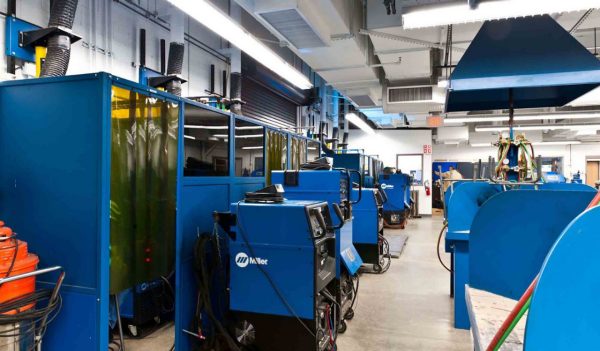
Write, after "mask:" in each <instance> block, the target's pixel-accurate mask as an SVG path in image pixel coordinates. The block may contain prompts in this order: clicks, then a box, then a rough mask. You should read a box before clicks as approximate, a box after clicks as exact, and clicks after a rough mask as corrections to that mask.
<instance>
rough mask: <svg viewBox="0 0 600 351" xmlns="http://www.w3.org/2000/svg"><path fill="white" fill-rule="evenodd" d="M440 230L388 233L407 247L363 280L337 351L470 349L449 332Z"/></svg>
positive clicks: (164, 340) (435, 223) (139, 344)
mask: <svg viewBox="0 0 600 351" xmlns="http://www.w3.org/2000/svg"><path fill="white" fill-rule="evenodd" d="M441 227H442V221H441V219H440V218H439V217H434V218H422V219H415V220H412V221H410V222H409V224H408V226H407V227H406V229H405V230H390V231H386V235H390V236H391V235H394V234H397V233H403V234H407V235H408V236H409V239H408V242H407V245H406V247H405V249H404V252H403V254H402V256H401V257H400V259H397V260H394V261H393V262H392V267H391V268H390V270H389V271H388V272H387V273H386V274H384V275H370V274H365V275H363V276H362V278H361V284H360V291H359V300H358V305H357V309H356V317H355V318H354V320H352V321H351V322H350V323H349V326H348V331H347V332H346V334H344V335H341V336H340V337H339V338H338V350H340V351H370V350H448V351H449V350H457V351H458V350H465V351H466V350H472V349H473V347H472V346H471V339H470V336H469V333H468V332H467V331H464V330H457V329H454V328H453V327H452V300H451V299H450V297H449V296H448V285H449V277H448V273H447V272H446V271H445V270H444V268H442V267H441V266H440V264H439V263H438V261H437V257H436V253H435V243H436V240H437V234H438V231H439V230H440V228H441ZM172 335H173V334H172V328H165V329H163V330H161V331H158V332H156V333H154V334H153V335H151V336H150V337H148V338H146V339H144V340H136V341H133V340H128V341H127V343H126V344H127V351H137V350H140V351H142V350H144V351H145V350H153V351H168V350H169V349H170V347H171V345H172V342H173V341H172V340H173V339H172Z"/></svg>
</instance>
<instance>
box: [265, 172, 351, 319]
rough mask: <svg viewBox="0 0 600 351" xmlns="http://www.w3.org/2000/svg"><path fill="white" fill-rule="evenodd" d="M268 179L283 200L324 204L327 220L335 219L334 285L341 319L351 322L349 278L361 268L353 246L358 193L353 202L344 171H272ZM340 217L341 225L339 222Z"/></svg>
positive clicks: (349, 185)
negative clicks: (282, 194)
mask: <svg viewBox="0 0 600 351" xmlns="http://www.w3.org/2000/svg"><path fill="white" fill-rule="evenodd" d="M271 177H272V182H273V183H274V184H282V185H283V187H284V188H285V197H286V199H290V200H313V201H327V203H328V204H329V207H330V212H331V213H330V215H331V217H332V218H338V219H337V220H336V221H338V222H337V223H335V224H336V225H337V226H338V227H339V226H340V225H341V227H339V228H338V229H336V231H335V237H336V277H337V279H336V281H337V282H338V283H339V284H340V286H339V289H338V290H340V291H342V294H341V297H340V301H339V303H340V306H342V315H343V316H345V317H346V315H347V318H345V319H351V316H352V315H353V311H352V304H353V302H354V296H355V294H354V292H353V290H352V288H351V285H352V277H353V276H355V275H356V274H357V272H358V270H359V268H360V267H361V265H362V264H363V260H362V258H361V256H360V255H359V254H358V252H357V251H356V248H355V247H354V245H353V239H352V235H353V233H352V227H353V225H352V206H353V205H355V204H356V203H357V202H360V201H361V197H362V191H359V192H358V198H357V199H355V200H354V199H352V198H351V196H352V195H351V194H352V188H351V181H350V178H351V177H350V172H348V171H346V170H300V171H273V172H272V173H271ZM360 190H362V189H360ZM336 207H338V208H339V210H340V212H341V213H338V212H337V211H336ZM340 214H341V217H342V218H343V221H340V219H339V217H340ZM334 222H335V221H334Z"/></svg>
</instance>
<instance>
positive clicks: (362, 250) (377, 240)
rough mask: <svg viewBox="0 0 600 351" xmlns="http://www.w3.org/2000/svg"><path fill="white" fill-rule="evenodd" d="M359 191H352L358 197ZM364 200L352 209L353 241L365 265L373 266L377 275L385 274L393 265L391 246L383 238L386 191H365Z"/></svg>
mask: <svg viewBox="0 0 600 351" xmlns="http://www.w3.org/2000/svg"><path fill="white" fill-rule="evenodd" d="M358 191H359V190H358V189H352V193H353V195H354V196H353V197H358ZM362 192H363V194H362V199H361V201H360V202H359V203H357V204H356V205H354V206H353V207H352V213H353V215H354V218H353V220H352V241H353V243H354V246H355V247H356V250H357V251H358V253H359V254H360V257H361V258H362V260H363V261H364V263H367V264H372V265H373V271H374V272H375V273H385V272H386V271H387V270H388V269H389V267H390V264H391V256H390V245H389V243H388V241H387V239H386V238H385V237H384V236H383V204H384V203H385V202H387V197H386V194H385V191H382V190H380V189H363V190H362Z"/></svg>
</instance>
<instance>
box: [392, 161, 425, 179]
mask: <svg viewBox="0 0 600 351" xmlns="http://www.w3.org/2000/svg"><path fill="white" fill-rule="evenodd" d="M396 169H397V170H399V171H402V173H404V174H408V175H410V176H411V177H412V178H413V184H418V185H420V184H423V155H421V154H413V155H396Z"/></svg>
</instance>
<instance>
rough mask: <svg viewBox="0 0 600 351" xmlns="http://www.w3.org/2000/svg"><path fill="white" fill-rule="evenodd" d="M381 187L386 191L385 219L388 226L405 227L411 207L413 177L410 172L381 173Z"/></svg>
mask: <svg viewBox="0 0 600 351" xmlns="http://www.w3.org/2000/svg"><path fill="white" fill-rule="evenodd" d="M379 183H380V187H381V189H382V190H383V191H385V193H386V197H387V201H386V202H385V203H384V204H383V219H384V223H385V225H386V226H390V227H400V228H404V225H405V223H406V220H407V218H408V215H409V213H410V207H411V205H412V199H411V193H410V189H411V184H412V178H411V177H410V175H408V174H403V173H395V174H385V173H382V174H380V175H379Z"/></svg>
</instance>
